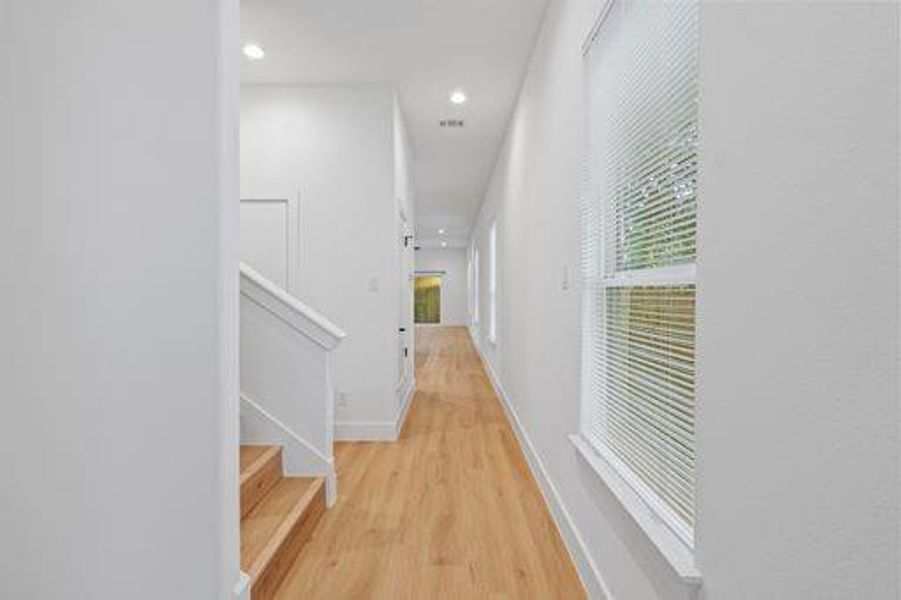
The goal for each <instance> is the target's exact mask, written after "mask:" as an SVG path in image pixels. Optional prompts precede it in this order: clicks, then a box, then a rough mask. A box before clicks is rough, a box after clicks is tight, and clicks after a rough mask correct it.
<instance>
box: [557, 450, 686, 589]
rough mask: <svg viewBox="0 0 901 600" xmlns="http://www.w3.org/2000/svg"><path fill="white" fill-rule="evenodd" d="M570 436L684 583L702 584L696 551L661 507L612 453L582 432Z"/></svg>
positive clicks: (589, 463) (583, 456)
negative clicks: (637, 485)
mask: <svg viewBox="0 0 901 600" xmlns="http://www.w3.org/2000/svg"><path fill="white" fill-rule="evenodd" d="M569 439H570V441H571V442H572V444H573V446H575V447H576V450H578V451H579V454H580V455H581V456H582V458H584V459H585V461H586V462H587V463H588V465H589V466H590V467H591V468H592V470H593V471H594V472H595V473H597V475H598V477H599V478H600V479H601V481H602V482H603V484H604V485H605V486H606V487H607V489H609V490H610V493H612V494H613V496H614V497H615V498H616V499H617V500H618V501H619V502H620V504H621V505H622V506H623V508H624V509H625V510H626V512H627V513H629V515H630V516H631V517H632V519H633V520H634V521H635V523H636V524H637V525H638V527H639V528H640V529H641V530H642V531H643V532H644V534H645V535H646V536H647V537H648V539H649V540H650V541H651V542H652V543H653V544H654V546H656V547H657V549H658V550H659V551H660V554H662V555H663V557H664V558H665V559H666V561H667V562H668V563H669V564H670V566H672V568H673V570H674V571H675V572H676V574H677V575H678V576H679V578H680V579H681V580H682V582H683V583H685V584H687V585H691V586H699V585H700V584H701V573H700V572H699V571H698V569H697V567H696V566H695V561H694V554H693V553H692V551H691V550H690V549H689V548H688V547H687V546H686V545H685V543H684V541H683V540H682V539H681V538H680V536H679V535H678V534H677V533H676V532H675V531H673V529H672V528H671V527H670V525H668V524H667V523H666V522H665V521H664V520H663V519H662V517H661V516H660V512H659V510H657V509H655V508H654V507H652V506H650V505H649V504H648V502H647V499H646V498H644V497H642V495H641V494H639V493H638V492H637V491H636V490H635V488H634V487H633V485H632V484H630V483H629V482H628V481H627V480H626V479H625V478H624V477H623V475H624V473H625V472H626V471H625V470H624V469H619V468H617V467H616V466H615V465H614V464H613V463H612V462H611V461H610V458H611V457H610V456H605V455H603V454H602V453H600V452H599V451H598V449H597V448H595V447H594V446H593V445H592V444H591V443H589V442H588V441H587V440H585V439H584V438H583V437H582V435H581V434H574V435H571V436H569Z"/></svg>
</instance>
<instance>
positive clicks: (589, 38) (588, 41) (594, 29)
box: [582, 0, 616, 56]
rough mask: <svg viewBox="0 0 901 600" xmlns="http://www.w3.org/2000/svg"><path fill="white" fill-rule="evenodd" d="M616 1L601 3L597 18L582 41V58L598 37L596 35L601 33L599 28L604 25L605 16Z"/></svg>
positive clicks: (605, 0)
mask: <svg viewBox="0 0 901 600" xmlns="http://www.w3.org/2000/svg"><path fill="white" fill-rule="evenodd" d="M615 1H616V0H603V1H602V3H601V8H600V10H599V11H598V16H597V17H596V18H595V20H594V24H593V25H592V26H591V29H589V30H588V35H586V36H585V39H584V40H582V56H587V55H588V51H589V50H590V49H591V45H592V44H593V43H594V41H595V40H596V39H597V37H598V33H600V31H601V27H602V26H603V25H604V21H605V20H607V15H609V14H610V9H611V8H612V7H613V3H614V2H615Z"/></svg>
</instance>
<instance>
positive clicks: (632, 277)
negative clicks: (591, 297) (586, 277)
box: [601, 263, 697, 288]
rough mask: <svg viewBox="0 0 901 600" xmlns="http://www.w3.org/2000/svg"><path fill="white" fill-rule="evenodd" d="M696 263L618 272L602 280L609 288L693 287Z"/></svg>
mask: <svg viewBox="0 0 901 600" xmlns="http://www.w3.org/2000/svg"><path fill="white" fill-rule="evenodd" d="M696 271H697V269H696V267H695V263H688V264H684V265H674V266H672V267H657V268H654V269H634V270H631V271H617V272H616V273H614V274H612V275H608V276H606V277H604V278H602V279H601V285H602V286H603V287H605V288H607V287H635V286H649V285H693V284H694V283H695V281H696Z"/></svg>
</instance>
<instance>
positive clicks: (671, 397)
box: [580, 0, 698, 548]
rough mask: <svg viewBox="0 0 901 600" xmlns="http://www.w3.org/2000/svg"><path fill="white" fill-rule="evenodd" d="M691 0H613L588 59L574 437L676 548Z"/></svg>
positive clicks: (691, 121)
mask: <svg viewBox="0 0 901 600" xmlns="http://www.w3.org/2000/svg"><path fill="white" fill-rule="evenodd" d="M697 40H698V25H697V5H696V2H694V1H686V0H678V1H675V2H615V3H613V5H612V7H611V8H610V10H609V12H608V13H607V14H606V16H605V17H604V19H603V21H602V22H601V25H600V26H599V28H598V30H597V31H596V33H595V36H594V38H593V40H592V41H591V42H590V45H589V46H587V55H588V58H587V59H588V65H589V68H588V82H589V95H588V125H589V158H590V161H589V164H590V167H589V168H588V169H586V173H585V182H586V186H587V187H586V188H585V193H584V194H583V202H582V215H583V221H582V257H583V263H582V271H583V279H584V283H585V285H584V286H583V298H582V302H583V314H582V323H583V335H582V339H583V379H582V417H581V431H580V433H581V437H582V439H584V440H585V441H586V442H587V443H588V444H589V445H590V446H591V447H592V449H593V450H595V451H596V452H597V454H598V455H599V456H600V457H602V458H603V459H604V461H605V464H607V465H609V466H610V467H611V468H612V469H613V471H614V472H615V473H617V474H618V475H619V476H620V477H621V479H622V480H623V481H625V482H626V483H627V484H628V486H629V488H631V489H632V490H633V491H634V492H635V494H637V496H638V497H640V498H641V500H642V501H643V502H644V504H645V505H646V506H647V507H649V508H650V509H651V510H652V511H653V512H654V513H656V515H657V516H658V517H659V518H660V520H662V521H663V522H664V523H665V524H666V525H667V526H668V528H669V530H670V531H671V532H672V533H673V534H675V535H676V536H677V537H678V539H679V540H680V541H681V542H682V543H683V544H684V545H685V546H687V547H688V548H691V547H692V546H693V529H694V527H693V524H694V465H695V432H694V423H695V250H696V248H695V237H696V236H695V233H696V217H695V215H696V205H697V197H696V180H697V165H698V148H697V142H698V133H697V99H698V84H697V77H698V67H697V60H698V56H697V54H698V50H697Z"/></svg>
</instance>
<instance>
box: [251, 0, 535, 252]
mask: <svg viewBox="0 0 901 600" xmlns="http://www.w3.org/2000/svg"><path fill="white" fill-rule="evenodd" d="M545 3H546V0H242V3H241V30H242V32H241V35H242V40H243V42H245V43H248V42H254V43H258V44H260V46H262V47H263V48H264V49H265V51H266V57H265V59H263V60H261V61H256V62H251V61H248V60H244V61H243V64H242V73H241V76H242V80H243V81H246V82H256V83H264V82H265V83H349V82H369V83H373V82H383V83H392V84H394V85H395V86H396V87H397V90H398V94H399V97H400V103H401V109H402V110H403V113H404V116H405V118H406V121H407V127H408V129H409V132H410V138H411V143H412V146H413V157H414V165H413V178H414V181H415V191H416V229H417V231H416V234H417V237H418V239H419V241H420V243H422V244H424V245H433V244H435V243H436V241H437V239H438V235H437V231H438V229H439V228H443V229H446V230H447V233H446V235H445V236H444V237H445V239H447V240H448V241H449V242H450V243H451V245H457V243H459V240H465V238H466V237H467V236H468V233H469V230H470V228H471V226H472V223H473V220H474V218H475V216H476V213H477V211H478V208H479V205H480V203H481V199H482V195H483V193H484V191H485V188H486V186H487V184H488V178H489V177H490V175H491V170H492V168H493V166H494V161H495V158H496V156H497V152H498V149H499V147H500V144H501V142H502V140H503V136H504V132H505V130H506V127H507V122H508V120H509V117H510V112H511V110H512V108H513V105H514V103H515V101H516V95H517V93H518V91H519V86H520V82H521V80H522V76H523V71H524V69H525V66H526V63H527V60H528V57H529V53H530V51H531V48H532V45H533V42H534V39H535V36H536V34H537V31H538V27H539V25H540V22H541V18H542V15H543V13H544V5H545ZM457 88H462V89H464V90H465V91H466V94H467V96H468V97H469V101H468V102H467V103H466V104H465V105H463V106H462V107H456V106H453V105H452V104H451V103H450V102H449V100H448V96H449V95H450V93H451V91H453V90H455V89H457ZM448 117H451V118H463V119H465V120H466V127H465V128H463V129H442V128H440V127H439V126H438V121H439V120H440V119H442V118H448ZM455 242H457V243H455Z"/></svg>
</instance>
